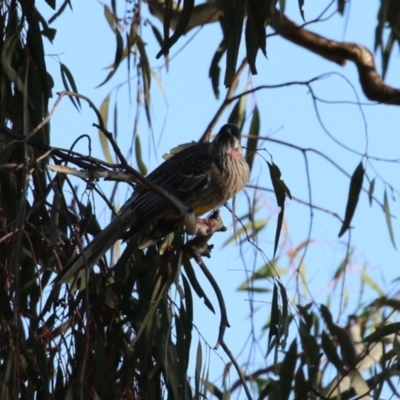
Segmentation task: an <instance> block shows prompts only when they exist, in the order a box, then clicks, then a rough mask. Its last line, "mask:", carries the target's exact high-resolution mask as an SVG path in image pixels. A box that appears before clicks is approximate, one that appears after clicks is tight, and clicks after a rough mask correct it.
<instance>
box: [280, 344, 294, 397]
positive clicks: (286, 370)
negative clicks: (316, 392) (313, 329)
mask: <svg viewBox="0 0 400 400" xmlns="http://www.w3.org/2000/svg"><path fill="white" fill-rule="evenodd" d="M296 362H297V340H296V338H294V339H293V341H292V344H291V345H290V347H289V350H288V352H287V353H286V355H285V358H284V359H283V361H282V365H281V369H280V371H279V385H280V387H281V394H282V397H281V399H282V400H287V399H289V398H290V392H291V391H292V381H293V376H294V371H295V368H296Z"/></svg>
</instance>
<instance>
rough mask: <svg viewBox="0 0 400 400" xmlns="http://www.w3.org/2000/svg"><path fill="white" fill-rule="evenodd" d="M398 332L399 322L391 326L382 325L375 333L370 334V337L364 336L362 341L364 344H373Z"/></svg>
mask: <svg viewBox="0 0 400 400" xmlns="http://www.w3.org/2000/svg"><path fill="white" fill-rule="evenodd" d="M399 331H400V322H393V323H392V324H388V325H384V326H382V327H380V328H377V329H376V331H375V332H372V333H371V334H370V335H368V336H366V337H365V338H364V339H363V342H364V343H374V342H379V341H380V340H382V339H383V338H384V337H385V336H389V335H393V334H396V335H397V334H398V333H399Z"/></svg>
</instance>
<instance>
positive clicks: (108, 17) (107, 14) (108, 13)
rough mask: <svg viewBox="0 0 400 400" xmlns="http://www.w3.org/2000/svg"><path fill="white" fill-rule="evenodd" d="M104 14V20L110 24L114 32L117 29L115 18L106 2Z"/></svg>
mask: <svg viewBox="0 0 400 400" xmlns="http://www.w3.org/2000/svg"><path fill="white" fill-rule="evenodd" d="M104 16H105V17H106V20H107V22H108V25H109V26H110V28H111V30H112V31H113V32H114V33H115V31H116V29H117V22H116V21H117V20H116V18H115V14H114V13H113V12H112V11H111V9H110V7H108V6H107V5H106V4H104Z"/></svg>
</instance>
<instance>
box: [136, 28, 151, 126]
mask: <svg viewBox="0 0 400 400" xmlns="http://www.w3.org/2000/svg"><path fill="white" fill-rule="evenodd" d="M136 46H137V48H138V50H139V53H140V66H141V69H142V78H143V94H144V108H145V111H146V117H147V122H148V123H149V126H150V127H151V116H150V84H151V68H150V63H149V59H148V58H147V53H146V49H145V46H144V43H143V40H142V38H141V37H140V36H138V38H137V41H136Z"/></svg>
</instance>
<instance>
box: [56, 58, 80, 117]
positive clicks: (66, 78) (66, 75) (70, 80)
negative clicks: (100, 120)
mask: <svg viewBox="0 0 400 400" xmlns="http://www.w3.org/2000/svg"><path fill="white" fill-rule="evenodd" d="M60 71H61V80H62V82H63V84H64V88H65V90H68V91H71V92H75V93H78V88H77V86H76V83H75V79H74V77H73V75H72V74H71V71H70V70H69V69H68V68H67V66H66V65H65V64H63V63H60ZM70 85H71V88H70ZM68 97H69V99H70V100H71V101H72V104H73V105H74V106H75V108H76V109H77V110H78V111H79V110H80V108H81V102H80V100H79V98H78V97H73V96H68Z"/></svg>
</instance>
